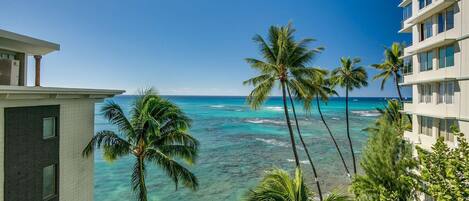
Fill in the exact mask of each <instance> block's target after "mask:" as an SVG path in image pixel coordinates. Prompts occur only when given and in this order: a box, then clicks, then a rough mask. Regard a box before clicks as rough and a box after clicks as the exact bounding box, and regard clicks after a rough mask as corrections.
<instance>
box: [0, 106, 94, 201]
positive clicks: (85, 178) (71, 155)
mask: <svg viewBox="0 0 469 201" xmlns="http://www.w3.org/2000/svg"><path fill="white" fill-rule="evenodd" d="M96 101H97V100H94V99H72V100H60V99H50V100H10V101H4V100H0V201H3V190H4V186H3V179H4V176H3V172H4V171H3V167H4V161H3V158H4V144H3V142H4V121H3V118H4V108H6V107H22V106H38V105H60V123H61V125H60V135H61V136H60V154H59V155H60V173H59V174H60V187H59V195H60V200H64V201H92V200H93V188H94V183H93V170H94V159H93V157H90V158H83V157H82V156H81V152H82V150H83V148H84V147H85V145H86V144H87V143H88V142H89V140H90V139H91V137H92V136H93V133H94V103H95V102H96Z"/></svg>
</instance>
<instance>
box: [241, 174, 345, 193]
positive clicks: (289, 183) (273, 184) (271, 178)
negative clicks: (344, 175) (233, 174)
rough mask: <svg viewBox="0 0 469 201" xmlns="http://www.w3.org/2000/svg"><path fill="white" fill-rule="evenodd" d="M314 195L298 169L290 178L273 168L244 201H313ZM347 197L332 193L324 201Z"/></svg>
mask: <svg viewBox="0 0 469 201" xmlns="http://www.w3.org/2000/svg"><path fill="white" fill-rule="evenodd" d="M313 196H314V193H313V192H311V191H309V189H308V187H307V186H306V184H305V183H304V180H303V174H302V172H301V170H300V169H299V168H297V169H296V170H295V177H294V178H291V177H290V175H289V174H288V172H287V171H285V170H282V169H279V168H274V169H272V170H270V171H266V173H265V176H264V178H263V179H262V180H261V181H260V183H259V184H258V185H257V186H256V187H254V189H252V190H250V191H249V192H248V193H247V194H246V196H245V198H244V200H245V201H313V200H314V197H313ZM349 200H351V199H350V198H349V197H348V196H346V195H343V194H340V193H336V192H332V193H330V194H329V195H328V196H327V197H326V198H325V199H324V201H349Z"/></svg>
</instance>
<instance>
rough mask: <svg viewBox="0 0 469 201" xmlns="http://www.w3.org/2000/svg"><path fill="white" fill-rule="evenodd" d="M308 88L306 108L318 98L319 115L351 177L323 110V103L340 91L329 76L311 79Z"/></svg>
mask: <svg viewBox="0 0 469 201" xmlns="http://www.w3.org/2000/svg"><path fill="white" fill-rule="evenodd" d="M306 88H307V89H308V90H310V92H309V93H307V94H309V96H307V97H306V98H305V99H304V102H305V109H306V110H310V106H311V102H312V101H313V99H316V106H317V109H318V112H319V116H320V117H321V121H322V123H323V124H324V126H326V129H327V132H328V133H329V136H330V137H331V139H332V142H333V143H334V146H335V148H336V150H337V153H338V154H339V156H340V159H341V161H342V165H343V166H344V169H345V173H346V174H347V177H349V178H350V171H349V169H348V167H347V163H346V162H345V159H344V156H343V154H342V151H341V150H340V147H339V145H338V144H337V140H336V139H335V137H334V135H333V134H332V131H331V129H330V128H329V125H328V124H327V122H326V120H325V118H324V115H323V113H322V110H321V103H320V101H322V102H325V103H327V101H328V100H329V97H330V96H337V95H338V93H337V92H336V91H335V89H334V88H335V85H334V84H333V83H332V82H331V79H328V78H324V77H323V78H322V79H316V80H311V81H309V82H308V86H307V87H306Z"/></svg>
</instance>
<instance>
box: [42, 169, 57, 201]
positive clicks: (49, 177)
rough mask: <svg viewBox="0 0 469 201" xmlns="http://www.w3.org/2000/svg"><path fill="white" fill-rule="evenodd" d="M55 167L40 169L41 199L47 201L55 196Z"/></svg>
mask: <svg viewBox="0 0 469 201" xmlns="http://www.w3.org/2000/svg"><path fill="white" fill-rule="evenodd" d="M55 167H56V165H50V166H47V167H45V168H44V169H42V199H44V200H47V199H49V198H51V197H54V196H55V195H56V189H57V170H56V168H55Z"/></svg>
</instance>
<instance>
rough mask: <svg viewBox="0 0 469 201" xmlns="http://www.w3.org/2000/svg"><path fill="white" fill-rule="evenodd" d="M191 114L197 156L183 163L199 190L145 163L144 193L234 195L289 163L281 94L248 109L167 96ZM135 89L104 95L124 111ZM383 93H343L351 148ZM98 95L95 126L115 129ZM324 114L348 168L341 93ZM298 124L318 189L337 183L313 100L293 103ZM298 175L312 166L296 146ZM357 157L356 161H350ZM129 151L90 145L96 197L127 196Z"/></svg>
mask: <svg viewBox="0 0 469 201" xmlns="http://www.w3.org/2000/svg"><path fill="white" fill-rule="evenodd" d="M166 98H168V99H169V100H171V101H172V102H174V103H176V104H177V105H179V106H180V107H181V108H182V109H183V110H184V111H185V112H186V113H187V115H188V116H189V117H190V118H192V120H193V126H192V129H191V131H190V132H191V133H192V135H194V136H195V137H196V138H197V139H198V140H199V141H200V143H201V146H200V152H199V158H198V160H197V163H196V164H195V165H194V166H192V167H190V169H191V170H192V171H193V172H194V173H195V175H196V176H197V177H198V179H199V182H200V185H199V190H198V191H195V192H194V191H191V190H189V189H185V188H183V187H181V186H180V188H179V189H178V190H177V191H176V190H175V185H174V183H172V182H171V180H170V179H168V178H167V176H166V175H165V174H164V172H162V171H161V170H159V169H158V168H157V167H156V166H154V165H152V164H147V179H146V181H147V187H148V191H149V197H150V200H158V201H221V200H228V201H238V200H240V199H241V198H242V197H243V195H245V193H246V192H247V191H248V190H249V189H250V188H252V187H253V186H255V185H256V184H257V183H258V181H259V180H260V178H261V177H262V175H263V174H264V171H265V170H268V169H270V168H272V167H280V168H284V169H287V170H293V168H294V160H293V154H292V150H291V148H290V142H289V137H288V130H287V127H286V123H285V120H284V113H283V108H282V107H281V106H282V101H281V98H280V97H273V98H271V99H269V101H268V102H266V104H264V106H263V107H262V108H261V109H260V110H251V109H249V107H248V106H247V105H246V100H245V97H202V96H167V97H166ZM134 99H135V96H118V97H115V98H113V99H111V100H113V101H115V102H117V103H118V104H120V105H121V106H122V107H123V108H124V110H125V111H127V112H128V111H129V108H130V105H131V104H132V102H133V100H134ZM385 103H386V100H385V98H350V110H351V113H350V115H351V116H350V126H351V135H352V140H353V143H354V149H355V152H356V154H357V156H360V153H361V150H362V148H363V146H364V144H365V143H366V140H367V137H368V135H367V133H366V132H364V131H362V129H364V128H366V127H367V126H369V125H371V124H372V123H373V121H374V120H375V119H376V118H377V116H378V115H379V113H378V112H377V110H376V108H382V107H383V105H384V104H385ZM102 105H103V104H102V103H99V104H96V116H95V131H99V130H104V129H108V130H114V131H115V130H116V128H115V127H114V126H112V125H110V124H109V123H108V122H107V121H106V120H105V119H104V118H103V117H102V116H101V114H100V112H99V111H100V109H101V107H102ZM321 108H322V111H323V114H324V115H325V119H326V121H327V122H328V123H329V126H330V127H331V129H332V132H333V134H334V135H335V137H336V139H337V141H338V143H339V146H340V147H341V148H342V151H343V154H344V156H345V157H346V160H347V162H348V164H349V165H348V166H349V169H350V171H352V164H351V155H350V152H349V148H348V145H347V144H348V143H347V138H346V131H345V128H346V127H345V110H344V108H345V99H344V98H332V99H331V100H330V101H329V102H328V103H327V105H325V104H323V105H322V107H321ZM296 109H297V112H298V115H299V122H300V127H301V129H302V133H303V136H304V138H305V141H306V143H307V145H308V149H309V150H310V153H311V155H312V157H313V160H314V162H315V164H316V165H317V169H318V174H319V178H320V182H321V184H322V188H323V189H324V190H323V191H330V190H333V189H343V188H344V187H345V186H347V184H349V182H350V181H349V180H348V179H347V178H346V176H345V173H344V169H343V166H342V163H341V162H340V158H339V156H338V154H337V151H336V149H335V147H334V145H333V143H332V141H331V139H330V137H329V135H328V133H327V131H326V129H325V127H324V125H323V123H322V122H321V119H320V117H319V114H318V112H317V110H316V106H315V105H314V107H313V110H312V113H311V114H308V115H306V114H305V112H304V111H303V109H302V106H301V104H299V103H298V104H297V105H296ZM298 151H299V154H300V158H301V163H302V164H301V165H302V168H303V171H304V172H305V180H306V181H307V183H308V184H309V185H311V189H312V190H315V189H316V188H315V187H314V186H312V184H313V179H312V170H311V167H310V166H309V163H308V161H307V158H306V156H305V154H304V153H303V152H304V151H303V149H301V148H299V150H298ZM357 163H358V161H357ZM132 166H133V158H132V157H128V158H123V159H120V160H118V161H115V162H112V163H109V162H107V161H105V160H104V159H103V157H102V152H101V151H97V152H96V153H95V172H94V175H95V176H94V179H95V188H94V189H95V190H94V198H95V200H96V201H115V200H132V198H133V197H134V195H133V194H132V192H131V188H130V178H131V169H132Z"/></svg>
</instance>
